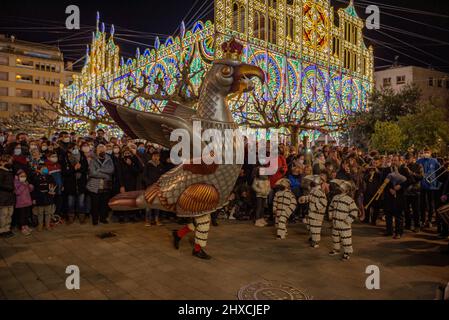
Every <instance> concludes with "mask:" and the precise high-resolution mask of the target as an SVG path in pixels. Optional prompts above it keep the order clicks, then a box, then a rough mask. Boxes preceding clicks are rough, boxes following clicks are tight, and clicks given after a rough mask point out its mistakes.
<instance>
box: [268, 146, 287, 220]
mask: <svg viewBox="0 0 449 320" xmlns="http://www.w3.org/2000/svg"><path fill="white" fill-rule="evenodd" d="M287 172H288V165H287V159H286V158H285V157H284V148H283V146H279V153H278V159H277V171H276V173H275V174H274V175H272V176H270V187H271V191H270V194H269V195H268V207H269V208H270V212H271V217H270V219H269V220H270V223H269V224H270V225H272V224H273V223H274V216H273V202H274V196H275V192H274V188H275V186H276V184H277V183H278V181H279V180H281V179H282V178H284V177H285V176H286V175H287Z"/></svg>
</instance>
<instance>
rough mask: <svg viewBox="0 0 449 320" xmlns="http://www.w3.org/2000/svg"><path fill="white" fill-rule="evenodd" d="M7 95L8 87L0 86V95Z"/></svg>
mask: <svg viewBox="0 0 449 320" xmlns="http://www.w3.org/2000/svg"><path fill="white" fill-rule="evenodd" d="M7 96H8V88H5V87H0V97H7Z"/></svg>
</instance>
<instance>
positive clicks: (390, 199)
mask: <svg viewBox="0 0 449 320" xmlns="http://www.w3.org/2000/svg"><path fill="white" fill-rule="evenodd" d="M400 168H401V163H400V159H399V157H398V156H395V157H393V163H392V167H391V170H392V172H399V174H402V175H404V174H403V173H404V172H403V171H401V170H400ZM406 187H407V181H406V182H404V183H401V184H393V182H392V181H390V183H388V185H387V187H386V188H385V198H384V210H385V217H386V220H387V230H386V233H385V236H387V237H390V236H394V237H393V238H394V239H397V240H398V239H401V237H402V236H403V234H404V203H405V188H406ZM393 219H394V230H393Z"/></svg>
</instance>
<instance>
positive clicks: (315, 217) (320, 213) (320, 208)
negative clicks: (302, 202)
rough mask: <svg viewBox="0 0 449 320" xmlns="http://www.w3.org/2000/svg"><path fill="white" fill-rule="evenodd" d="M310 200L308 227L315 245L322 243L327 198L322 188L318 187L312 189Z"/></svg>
mask: <svg viewBox="0 0 449 320" xmlns="http://www.w3.org/2000/svg"><path fill="white" fill-rule="evenodd" d="M308 200H309V214H308V217H307V219H308V225H309V230H310V236H311V238H312V242H313V243H314V244H318V243H319V242H320V241H321V228H322V226H323V221H324V215H325V214H326V208H327V198H326V194H325V193H324V191H323V190H322V189H321V186H316V187H315V188H313V189H312V191H311V192H310V194H309V196H308Z"/></svg>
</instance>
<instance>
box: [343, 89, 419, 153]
mask: <svg viewBox="0 0 449 320" xmlns="http://www.w3.org/2000/svg"><path fill="white" fill-rule="evenodd" d="M420 99H421V90H420V89H419V88H418V87H417V86H416V85H415V84H411V85H406V86H405V87H404V88H403V89H402V90H401V91H399V92H395V91H393V90H392V89H391V88H384V89H382V91H378V90H376V91H375V92H373V94H372V95H371V96H370V99H369V109H368V110H367V111H360V112H357V113H355V114H353V115H352V116H350V117H349V119H348V123H349V125H348V128H349V130H348V133H347V135H348V136H349V138H350V139H351V141H352V143H354V144H355V145H358V146H360V147H365V148H368V146H369V143H370V141H371V136H372V135H373V133H374V131H375V125H376V123H377V122H378V121H380V122H396V121H398V119H399V118H400V117H403V116H406V115H409V114H415V113H417V112H418V111H419V101H420Z"/></svg>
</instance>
